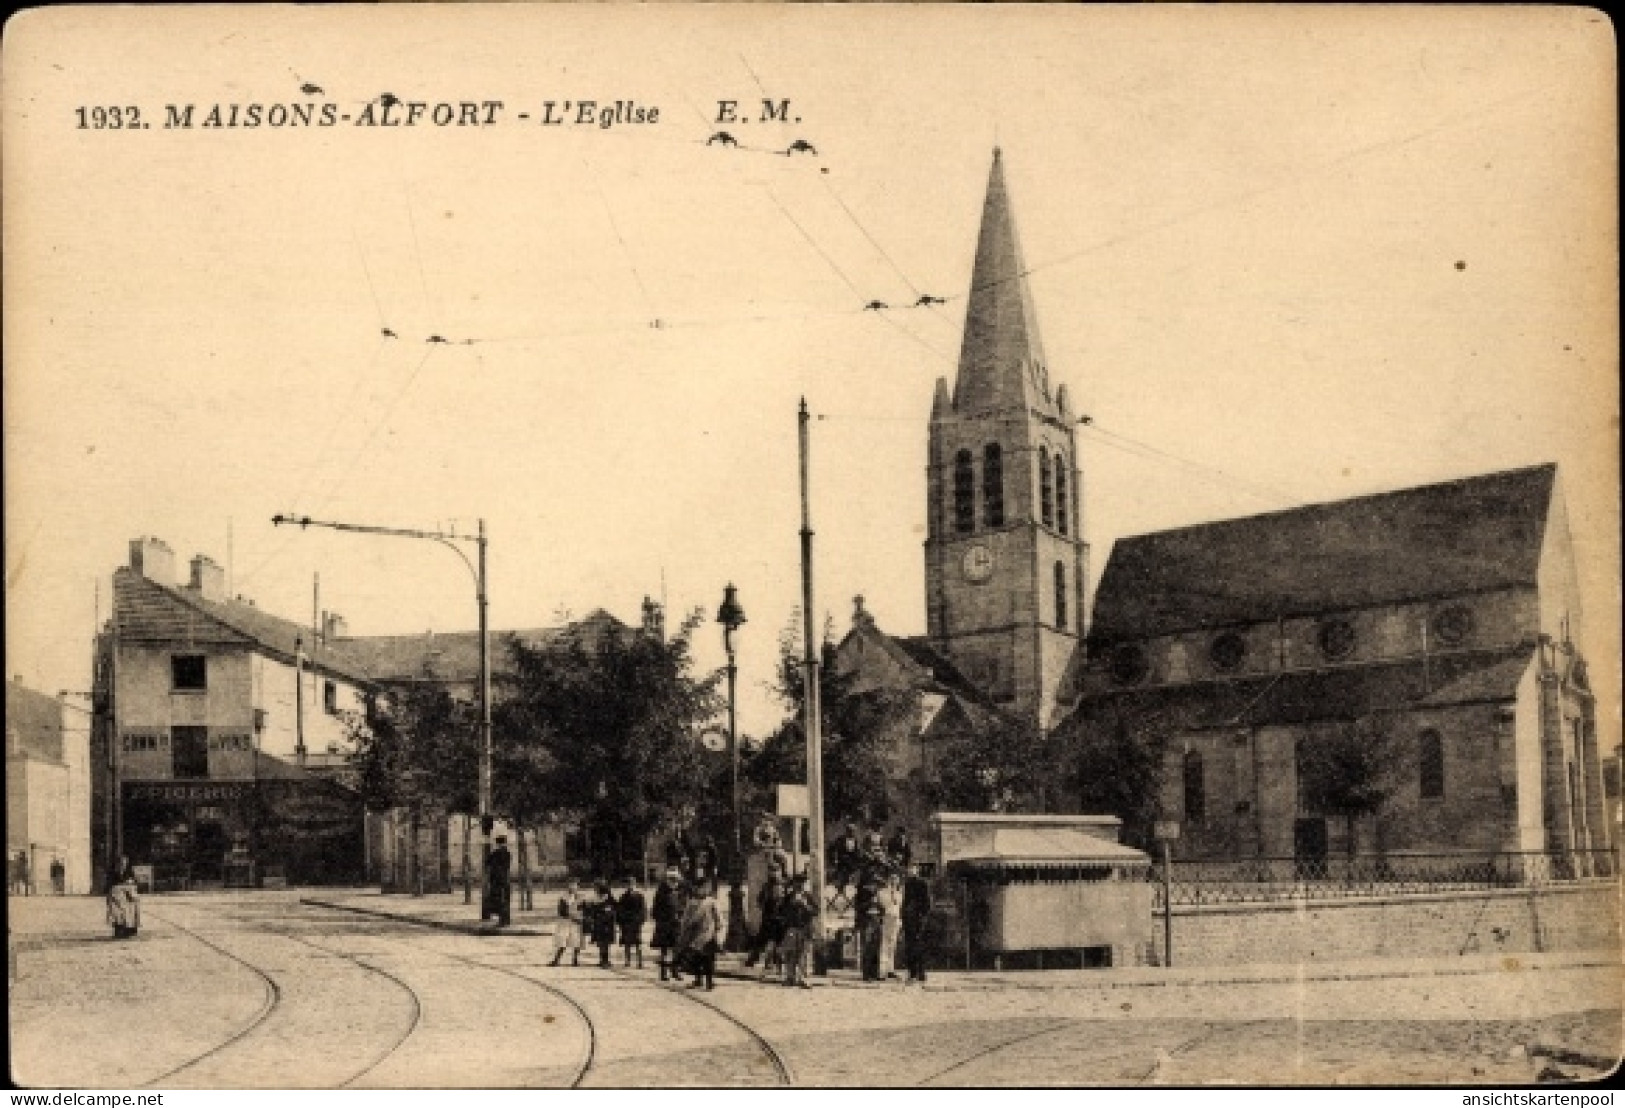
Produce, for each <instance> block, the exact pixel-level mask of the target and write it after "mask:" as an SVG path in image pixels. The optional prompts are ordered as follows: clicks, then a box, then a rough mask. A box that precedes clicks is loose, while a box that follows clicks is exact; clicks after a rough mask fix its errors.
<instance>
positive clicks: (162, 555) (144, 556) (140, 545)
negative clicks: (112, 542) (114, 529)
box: [130, 536, 175, 586]
mask: <svg viewBox="0 0 1625 1108" xmlns="http://www.w3.org/2000/svg"><path fill="white" fill-rule="evenodd" d="M130 568H131V569H133V570H135V571H136V572H137V573H139V574H140V575H141V576H143V577H145V578H146V579H147V580H148V581H151V582H152V583H153V584H155V585H166V586H173V585H174V584H175V552H174V551H173V550H171V549H170V548H169V544H168V543H166V542H165V541H164V540H163V539H156V538H152V537H151V536H142V537H141V538H139V539H131V540H130Z"/></svg>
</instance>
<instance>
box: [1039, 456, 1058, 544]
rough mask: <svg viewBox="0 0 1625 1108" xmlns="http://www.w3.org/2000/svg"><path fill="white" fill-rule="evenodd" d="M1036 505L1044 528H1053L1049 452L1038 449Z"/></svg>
mask: <svg viewBox="0 0 1625 1108" xmlns="http://www.w3.org/2000/svg"><path fill="white" fill-rule="evenodd" d="M1038 503H1039V505H1040V511H1041V512H1042V513H1043V514H1042V516H1041V518H1042V519H1043V521H1044V526H1045V527H1053V526H1055V486H1054V484H1053V482H1052V481H1051V480H1050V472H1049V450H1048V448H1046V447H1042V446H1040V447H1039V448H1038Z"/></svg>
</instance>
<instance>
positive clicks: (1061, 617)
mask: <svg viewBox="0 0 1625 1108" xmlns="http://www.w3.org/2000/svg"><path fill="white" fill-rule="evenodd" d="M1055 626H1056V627H1057V628H1058V629H1060V630H1063V631H1064V630H1066V566H1064V565H1062V564H1061V563H1060V562H1056V563H1055Z"/></svg>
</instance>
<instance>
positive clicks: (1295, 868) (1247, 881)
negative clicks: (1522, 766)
mask: <svg viewBox="0 0 1625 1108" xmlns="http://www.w3.org/2000/svg"><path fill="white" fill-rule="evenodd" d="M1619 873H1620V870H1619V856H1618V852H1617V850H1614V849H1606V850H1565V851H1522V852H1514V853H1503V854H1483V853H1477V854H1465V853H1452V854H1387V855H1382V856H1375V855H1370V856H1356V857H1354V858H1332V857H1327V858H1238V859H1219V860H1203V861H1179V860H1177V859H1176V860H1174V861H1173V863H1172V865H1171V867H1170V870H1169V874H1168V880H1167V882H1166V887H1167V889H1168V896H1169V897H1170V898H1171V899H1172V901H1173V903H1174V905H1175V906H1176V907H1177V906H1180V905H1202V904H1244V903H1259V902H1267V901H1275V900H1321V899H1337V898H1342V897H1361V896H1404V895H1408V894H1417V893H1437V892H1457V891H1470V890H1474V889H1514V888H1539V887H1544V886H1548V885H1557V884H1562V883H1565V882H1574V881H1587V880H1597V879H1617V878H1618V876H1619ZM1146 880H1147V881H1149V882H1151V883H1152V886H1153V888H1154V889H1155V894H1154V898H1153V900H1154V904H1155V907H1156V910H1157V911H1159V912H1160V911H1162V910H1163V907H1164V892H1163V890H1164V887H1165V882H1164V874H1163V869H1162V865H1161V863H1158V864H1157V865H1154V866H1151V867H1150V868H1149V869H1148V870H1147V871H1146Z"/></svg>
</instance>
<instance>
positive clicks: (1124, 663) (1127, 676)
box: [1111, 645, 1151, 685]
mask: <svg viewBox="0 0 1625 1108" xmlns="http://www.w3.org/2000/svg"><path fill="white" fill-rule="evenodd" d="M1111 669H1112V680H1113V681H1116V682H1117V683H1118V684H1119V685H1137V684H1139V683H1140V682H1141V681H1144V680H1145V675H1146V674H1147V673H1148V672H1150V669H1151V666H1150V664H1149V663H1148V662H1147V661H1146V659H1145V651H1144V650H1141V649H1140V648H1139V647H1138V646H1132V645H1129V646H1120V647H1118V648H1117V649H1116V650H1114V651H1112V661H1111Z"/></svg>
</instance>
